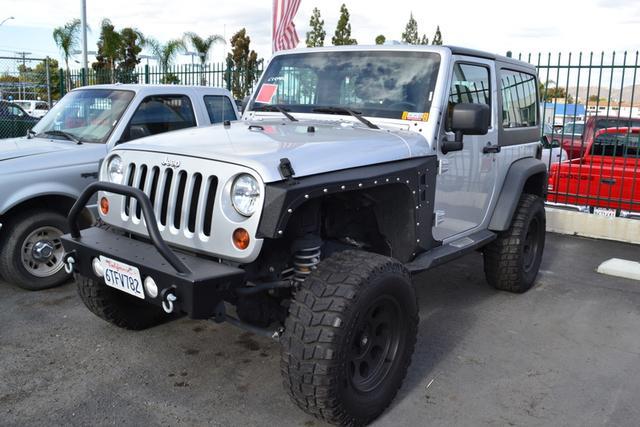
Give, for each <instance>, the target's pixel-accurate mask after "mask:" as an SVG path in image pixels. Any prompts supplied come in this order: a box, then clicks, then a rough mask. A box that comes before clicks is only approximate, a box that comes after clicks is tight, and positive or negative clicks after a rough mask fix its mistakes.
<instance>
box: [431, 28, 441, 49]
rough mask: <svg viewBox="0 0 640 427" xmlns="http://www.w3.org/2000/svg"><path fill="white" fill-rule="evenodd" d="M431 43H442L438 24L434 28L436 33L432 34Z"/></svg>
mask: <svg viewBox="0 0 640 427" xmlns="http://www.w3.org/2000/svg"><path fill="white" fill-rule="evenodd" d="M431 44H433V45H438V46H440V45H442V33H441V32H440V25H438V27H437V28H436V33H435V34H434V35H433V40H432V41H431Z"/></svg>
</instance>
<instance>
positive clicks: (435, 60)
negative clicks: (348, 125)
mask: <svg viewBox="0 0 640 427" xmlns="http://www.w3.org/2000/svg"><path fill="white" fill-rule="evenodd" d="M439 66H440V55H439V54H437V53H433V52H412V51H385V50H373V51H371V50H369V51H357V50H356V51H318V52H308V53H307V52H305V53H292V54H285V55H281V56H276V57H275V58H273V60H272V61H271V63H270V64H269V67H268V68H267V70H266V71H265V74H264V76H263V78H262V80H261V82H260V86H259V87H258V89H257V90H256V92H255V93H256V95H255V98H254V99H253V104H252V105H251V108H250V109H251V110H254V111H260V110H263V111H266V110H268V109H267V108H264V107H265V106H268V105H275V106H278V107H279V108H282V109H284V110H285V111H287V112H290V113H320V112H322V111H327V110H328V109H333V110H334V112H333V113H332V114H339V112H338V111H339V109H342V110H343V114H344V115H349V112H347V110H351V111H353V112H356V113H358V114H362V115H364V116H369V117H384V118H390V119H403V118H404V119H406V118H407V117H408V116H409V115H411V117H419V118H421V119H422V118H424V117H427V116H425V113H429V109H430V108H431V101H432V98H433V92H434V89H435V85H436V80H437V76H438V69H439Z"/></svg>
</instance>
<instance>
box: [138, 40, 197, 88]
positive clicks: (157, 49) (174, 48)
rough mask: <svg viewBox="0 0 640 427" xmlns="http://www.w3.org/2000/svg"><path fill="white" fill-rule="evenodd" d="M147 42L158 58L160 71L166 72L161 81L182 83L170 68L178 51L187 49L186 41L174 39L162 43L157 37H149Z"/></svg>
mask: <svg viewBox="0 0 640 427" xmlns="http://www.w3.org/2000/svg"><path fill="white" fill-rule="evenodd" d="M146 44H147V45H148V46H149V47H150V48H151V51H152V52H153V55H154V56H155V57H156V58H157V60H158V64H159V65H160V71H161V72H163V73H164V76H163V77H162V79H161V80H160V81H161V82H162V83H167V84H177V83H180V79H179V78H178V76H176V75H175V74H173V73H172V72H171V71H170V68H171V66H172V65H173V61H174V60H175V59H176V55H177V54H178V52H180V51H186V50H187V49H186V46H185V44H184V41H183V40H180V39H174V40H169V41H168V42H166V43H160V42H159V41H157V40H156V39H152V38H148V39H147V40H146Z"/></svg>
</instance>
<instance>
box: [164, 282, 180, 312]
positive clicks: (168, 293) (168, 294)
mask: <svg viewBox="0 0 640 427" xmlns="http://www.w3.org/2000/svg"><path fill="white" fill-rule="evenodd" d="M174 290H175V287H173V286H172V287H170V288H167V289H164V290H163V291H162V292H161V293H160V296H161V297H162V309H163V310H164V311H165V313H173V303H174V302H176V301H177V300H178V297H177V296H176V294H175V293H174Z"/></svg>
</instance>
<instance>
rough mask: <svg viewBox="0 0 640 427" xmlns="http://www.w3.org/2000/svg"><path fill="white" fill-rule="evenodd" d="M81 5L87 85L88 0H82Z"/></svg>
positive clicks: (84, 70)
mask: <svg viewBox="0 0 640 427" xmlns="http://www.w3.org/2000/svg"><path fill="white" fill-rule="evenodd" d="M80 5H81V14H82V16H81V19H80V21H81V26H82V77H83V82H82V84H83V85H86V84H87V82H86V79H87V77H86V76H87V73H88V71H89V65H88V62H87V0H80Z"/></svg>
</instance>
